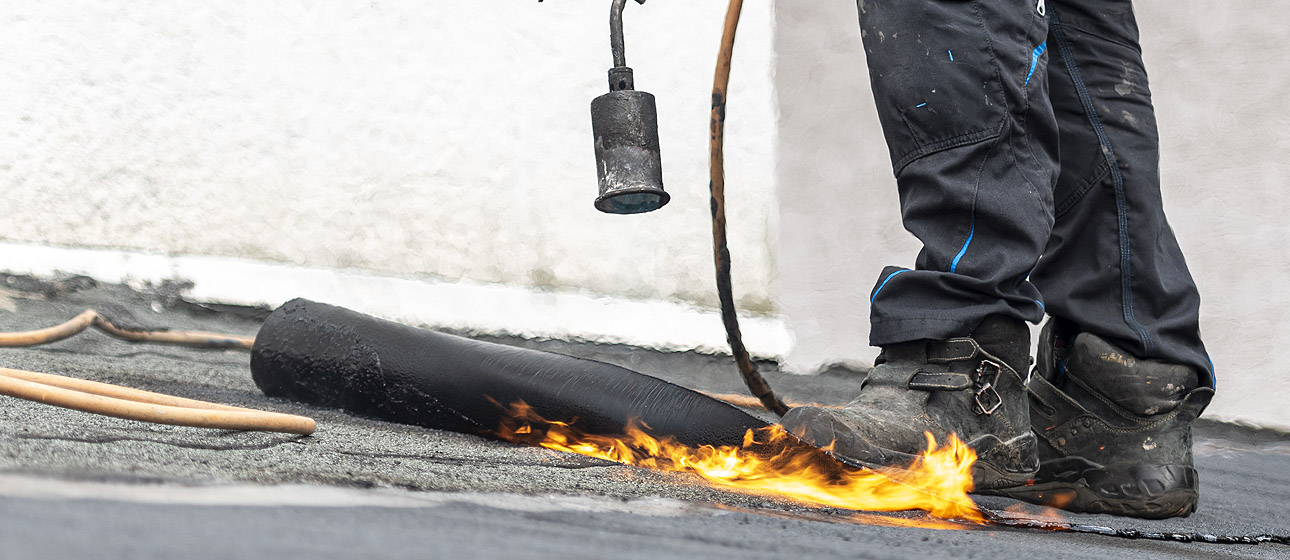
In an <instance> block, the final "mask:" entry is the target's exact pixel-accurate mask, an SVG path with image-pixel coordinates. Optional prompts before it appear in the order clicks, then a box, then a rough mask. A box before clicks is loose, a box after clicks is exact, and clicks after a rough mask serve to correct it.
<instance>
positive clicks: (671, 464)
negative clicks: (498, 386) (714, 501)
mask: <svg viewBox="0 0 1290 560" xmlns="http://www.w3.org/2000/svg"><path fill="white" fill-rule="evenodd" d="M648 428H649V427H648V426H645V425H643V424H641V423H640V422H638V421H631V422H629V423H628V425H627V426H626V427H625V429H624V434H623V435H619V436H606V435H598V434H587V433H584V432H582V431H581V430H579V429H577V428H575V427H574V426H573V425H572V423H571V422H560V421H556V420H547V419H545V418H543V417H542V416H540V415H538V414H537V413H536V412H534V411H533V409H532V408H531V407H529V406H528V405H527V404H526V403H524V402H523V401H519V402H516V403H514V404H512V405H511V406H510V407H508V409H507V416H506V418H505V419H504V420H503V421H502V425H501V427H500V428H499V430H498V433H499V435H500V436H501V437H502V438H503V439H506V440H508V441H513V442H516V443H523V444H527V445H534V446H541V447H545V448H547V449H554V450H557V451H567V452H570V453H577V454H580V455H586V456H588V457H597V458H600V459H607V460H610V461H615V462H618V463H625V464H628V465H635V466H638V467H645V468H649V469H654V470H660V471H669V472H689V473H694V474H697V475H699V476H701V477H703V479H704V480H706V481H708V482H709V483H710V484H713V485H715V486H718V487H725V488H731V489H735V490H741V491H746V492H760V493H771V494H776V495H779V496H783V497H787V498H791V499H794V500H796V501H798V502H802V503H805V504H810V505H818V506H829V507H835V508H843V509H850V510H865V511H903V510H914V509H918V510H925V511H927V512H928V513H930V514H931V515H933V516H936V517H940V518H944V519H960V520H965V521H970V522H973V523H984V519H983V518H982V516H981V512H980V511H979V510H978V509H977V507H976V504H975V503H974V502H972V500H971V499H970V498H968V496H967V493H968V492H970V491H972V473H971V467H972V463H973V462H974V461H976V453H975V452H974V451H972V449H970V448H968V447H967V446H966V445H964V444H963V442H961V441H959V440H958V438H956V437H954V436H953V435H951V436H950V441H949V442H947V443H946V444H945V445H944V446H939V447H938V446H937V444H936V439H935V438H934V437H932V435H931V434H927V444H928V447H927V451H925V452H923V453H922V455H921V456H919V457H917V458H915V460H914V462H913V464H911V465H908V466H906V467H903V468H890V469H880V470H872V469H867V468H853V467H849V466H846V465H844V464H842V463H840V462H838V461H837V460H836V459H833V458H832V457H830V456H828V455H827V454H825V453H823V452H821V450H819V449H815V448H813V447H810V446H807V445H805V444H803V443H801V442H800V441H798V440H797V438H794V437H792V436H789V435H788V433H787V432H785V431H784V429H783V428H782V427H780V426H770V427H767V428H760V429H758V430H755V431H754V430H749V431H748V432H747V433H746V434H745V435H744V441H743V445H740V446H738V447H735V446H712V445H703V446H697V447H696V446H688V445H683V444H681V443H679V442H678V441H676V439H675V438H673V437H671V436H664V437H661V438H656V437H654V436H651V435H649V434H648V433H646V432H645V430H646V429H648Z"/></svg>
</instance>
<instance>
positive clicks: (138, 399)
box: [0, 368, 317, 436]
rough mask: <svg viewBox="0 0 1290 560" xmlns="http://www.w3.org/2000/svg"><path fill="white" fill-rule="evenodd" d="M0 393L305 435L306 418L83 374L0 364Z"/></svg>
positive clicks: (176, 421)
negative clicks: (131, 386)
mask: <svg viewBox="0 0 1290 560" xmlns="http://www.w3.org/2000/svg"><path fill="white" fill-rule="evenodd" d="M0 394H3V395H8V396H11V397H17V398H20V399H26V400H29V401H35V402H39V403H44V404H49V405H53V406H60V407H63V408H70V409H73V410H80V411H83V412H91V413H94V414H102V415H104V416H112V417H115V418H124V419H126V420H138V421H140V422H152V423H154V424H169V425H172V426H189V427H194V428H215V429H222V430H252V431H265V432H283V433H288V434H300V435H306V436H307V435H309V434H312V433H314V430H315V429H317V424H315V422H314V421H313V419H311V418H306V417H304V416H294V415H291V414H280V413H277V412H263V411H258V410H251V409H249V408H239V407H233V406H226V405H221V404H215V403H208V402H204V401H195V400H192V399H185V398H181V397H174V396H170V395H163V394H160V393H152V392H148V391H140V390H137V389H128V388H125V387H118V386H115V385H110V384H107V383H97V382H94V381H86V380H83V379H73V378H69V377H62V376H58V375H51V374H45V373H37V372H31V371H23V370H15V369H7V368H0Z"/></svg>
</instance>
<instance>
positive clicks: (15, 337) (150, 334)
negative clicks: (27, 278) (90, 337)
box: [0, 309, 255, 350]
mask: <svg viewBox="0 0 1290 560" xmlns="http://www.w3.org/2000/svg"><path fill="white" fill-rule="evenodd" d="M90 327H94V328H97V329H99V330H100V331H103V332H104V333H107V334H108V335H110V336H113V337H116V338H119V339H122V340H128V341H130V342H153V343H159V344H174V345H178V346H190V347H193V348H233V349H239V350H250V349H251V345H252V344H254V343H255V339H254V338H252V337H247V336H234V335H228V334H220V333H210V332H202V331H171V330H135V329H128V328H124V327H120V326H117V325H116V324H114V323H112V321H110V320H108V318H107V317H104V316H103V315H101V314H99V312H97V311H95V310H93V309H87V310H85V311H83V312H82V313H81V314H80V315H77V316H76V317H74V318H73V319H72V320H70V321H68V322H66V323H63V324H61V325H57V326H53V327H49V328H44V329H38V330H34V331H26V332H10V333H0V346H36V345H38V344H48V343H50V342H57V341H59V340H63V339H65V338H68V337H70V336H73V335H75V334H77V333H80V332H81V331H84V330H85V329H87V328H90Z"/></svg>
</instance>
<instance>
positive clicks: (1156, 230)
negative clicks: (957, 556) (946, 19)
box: [1002, 0, 1213, 517]
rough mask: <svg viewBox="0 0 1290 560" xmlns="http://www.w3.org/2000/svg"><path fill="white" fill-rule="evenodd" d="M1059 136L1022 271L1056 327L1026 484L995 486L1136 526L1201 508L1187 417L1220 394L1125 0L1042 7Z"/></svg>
mask: <svg viewBox="0 0 1290 560" xmlns="http://www.w3.org/2000/svg"><path fill="white" fill-rule="evenodd" d="M1047 7H1048V9H1049V11H1050V13H1049V18H1050V23H1051V31H1050V33H1049V38H1048V46H1049V50H1048V51H1049V54H1050V56H1051V57H1052V58H1051V63H1050V65H1049V73H1050V86H1051V97H1052V103H1053V108H1054V111H1055V115H1056V117H1057V120H1058V123H1059V128H1060V131H1061V169H1062V170H1061V175H1060V178H1059V181H1058V184H1057V188H1056V196H1055V200H1056V225H1055V227H1054V229H1053V236H1052V239H1051V240H1050V241H1049V244H1048V247H1047V249H1046V250H1045V252H1044V256H1043V258H1042V259H1040V261H1039V265H1038V266H1037V267H1036V268H1035V271H1034V273H1033V274H1032V275H1031V279H1032V281H1033V282H1034V283H1035V285H1036V286H1038V287H1039V289H1040V291H1041V292H1042V293H1043V295H1044V302H1045V304H1046V305H1047V306H1048V313H1050V314H1051V315H1053V318H1052V319H1051V320H1050V321H1049V322H1048V324H1047V325H1046V326H1045V327H1044V332H1043V335H1042V336H1041V339H1040V344H1039V346H1040V348H1039V356H1038V360H1037V363H1036V368H1035V374H1034V375H1033V376H1032V377H1031V379H1030V383H1029V390H1030V393H1031V403H1030V412H1031V425H1032V428H1033V430H1034V432H1035V433H1036V434H1037V436H1038V438H1039V442H1038V453H1039V459H1040V470H1039V473H1038V474H1037V476H1036V480H1035V482H1034V483H1033V484H1030V485H1027V486H1022V487H1018V488H1015V489H1012V490H1004V491H1002V493H1004V494H1007V495H1012V496H1014V497H1018V498H1021V499H1025V500H1029V501H1035V502H1040V503H1052V504H1054V505H1059V506H1061V507H1063V508H1065V509H1070V510H1075V511H1090V512H1099V513H1115V514H1121V515H1133V516H1140V517H1170V516H1175V515H1187V514H1188V513H1190V512H1191V511H1193V510H1194V509H1195V507H1196V502H1197V498H1198V492H1197V487H1198V483H1199V482H1198V479H1197V476H1196V470H1195V469H1194V468H1193V466H1192V455H1191V423H1192V421H1193V420H1194V419H1195V418H1196V416H1197V415H1199V414H1200V412H1201V410H1202V409H1203V408H1204V407H1205V405H1206V404H1208V402H1209V400H1210V398H1211V396H1212V395H1213V391H1212V390H1211V389H1210V387H1212V372H1211V370H1212V366H1211V365H1210V363H1209V360H1208V358H1207V357H1206V355H1205V349H1204V347H1203V346H1202V344H1201V341H1200V333H1199V328H1198V324H1197V322H1198V321H1197V319H1198V318H1197V308H1198V305H1199V297H1198V295H1197V293H1196V287H1195V285H1194V284H1193V283H1192V279H1191V276H1190V274H1189V273H1188V271H1187V265H1186V264H1185V263H1184V262H1183V257H1182V253H1181V251H1180V250H1179V248H1178V243H1177V241H1176V240H1175V238H1174V235H1173V232H1172V231H1171V230H1170V229H1169V225H1168V224H1167V223H1166V221H1165V216H1164V211H1163V209H1162V207H1161V198H1160V185H1159V170H1158V166H1157V162H1158V150H1157V144H1158V137H1157V133H1156V124H1155V117H1154V114H1153V111H1152V106H1151V97H1150V93H1149V91H1148V89H1147V76H1146V73H1145V71H1144V69H1143V64H1142V57H1141V53H1140V50H1139V48H1138V30H1137V26H1136V23H1135V22H1134V17H1133V10H1132V6H1131V4H1130V2H1129V0H1049V2H1047Z"/></svg>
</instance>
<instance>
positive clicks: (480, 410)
mask: <svg viewBox="0 0 1290 560" xmlns="http://www.w3.org/2000/svg"><path fill="white" fill-rule="evenodd" d="M251 376H252V378H253V379H254V380H255V384H256V385H257V386H258V387H259V388H260V390H261V391H264V393H265V394H266V395H268V396H270V397H279V398H285V399H291V400H295V401H300V402H304V403H308V404H313V405H317V406H323V407H329V408H340V409H343V410H345V411H348V412H351V413H354V414H359V415H363V416H368V417H372V418H377V419H381V420H388V421H392V422H401V423H406V424H413V425H417V426H422V427H426V428H435V429H442V430H451V431H455V432H464V433H471V434H477V435H482V436H489V437H498V436H499V433H498V429H499V427H500V426H501V424H502V422H503V420H505V419H506V416H507V414H506V408H507V407H508V406H509V405H513V404H515V403H518V402H521V401H522V402H524V403H526V404H527V405H528V406H530V407H531V408H532V410H533V412H535V413H537V414H538V415H540V416H542V417H543V418H545V419H547V420H557V421H562V422H570V423H572V424H573V426H574V427H576V428H577V429H579V430H581V431H583V432H585V433H590V434H603V435H615V434H621V433H623V430H624V427H625V426H627V424H628V422H629V421H631V420H633V419H635V420H638V421H640V422H641V423H642V424H643V425H644V430H645V431H646V432H647V433H650V434H651V435H654V436H665V435H668V436H672V437H674V438H676V440H677V441H679V442H680V443H683V444H687V445H704V444H708V445H739V444H740V443H742V441H743V438H744V434H745V433H746V432H747V430H749V429H756V428H762V427H765V426H766V425H767V424H766V423H765V422H764V421H762V420H759V419H757V418H755V417H753V416H751V415H749V414H748V413H746V412H743V411H741V410H739V409H737V408H735V407H733V406H731V405H729V404H726V403H724V402H721V401H718V400H716V399H713V398H710V397H707V396H705V395H703V394H700V393H697V392H695V391H691V390H689V389H686V388H684V387H681V386H679V385H674V384H672V383H668V382H666V381H663V380H661V379H658V378H655V377H650V376H648V375H645V374H642V373H637V372H634V371H631V370H628V369H625V368H622V367H619V366H615V365H612V364H607V363H603V362H597V361H592V360H586V359H581V358H574V357H570V356H565V355H562V354H553V353H550V352H542V351H538V350H529V349H525V348H516V347H512V346H506V345H502V344H495V343H489V342H481V341H477V340H471V339H468V338H464V337H460V336H454V335H450V334H445V333H440V332H435V331H430V330H425V329H417V328H413V327H409V326H406V325H401V324H398V323H393V322H390V321H385V320H381V319H377V318H375V317H370V316H367V315H363V314H361V313H358V312H355V311H351V310H348V309H344V308H341V307H336V306H332V305H327V304H323V303H317V302H313V301H309V300H306V299H294V300H292V301H289V302H287V303H286V304H284V305H282V307H279V308H278V309H277V310H275V311H274V312H273V313H272V314H271V315H269V317H268V319H266V320H265V322H264V326H263V327H261V329H260V332H259V334H257V335H256V338H255V346H254V348H252V350H251Z"/></svg>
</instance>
